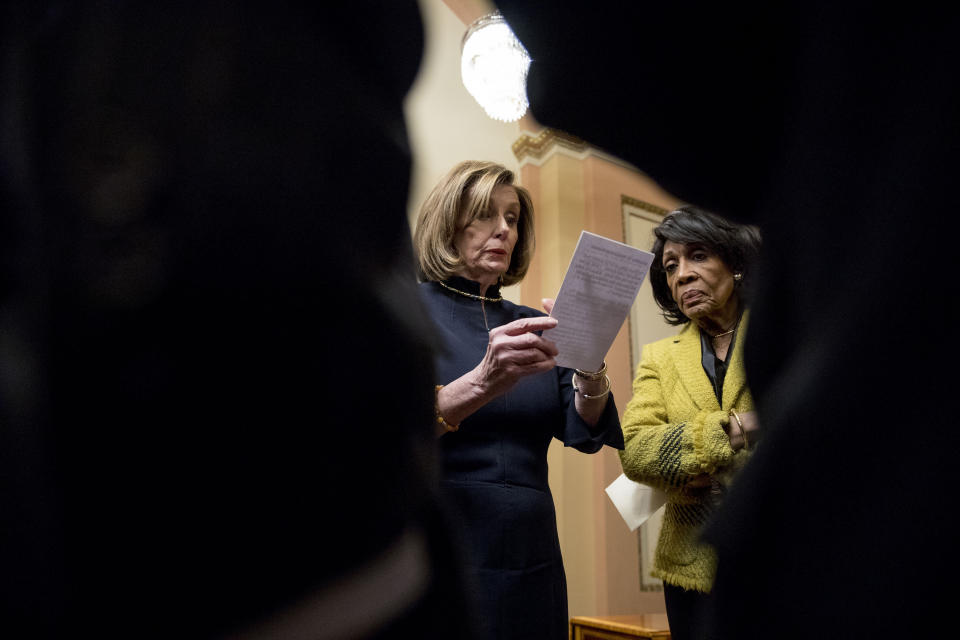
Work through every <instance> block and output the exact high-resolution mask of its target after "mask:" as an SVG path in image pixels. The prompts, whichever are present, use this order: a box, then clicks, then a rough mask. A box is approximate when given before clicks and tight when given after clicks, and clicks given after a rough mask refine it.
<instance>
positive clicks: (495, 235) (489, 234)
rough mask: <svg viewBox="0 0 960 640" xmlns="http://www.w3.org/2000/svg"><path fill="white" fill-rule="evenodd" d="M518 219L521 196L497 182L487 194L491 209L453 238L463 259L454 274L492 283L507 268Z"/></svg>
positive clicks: (511, 188) (515, 239)
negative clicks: (491, 191)
mask: <svg viewBox="0 0 960 640" xmlns="http://www.w3.org/2000/svg"><path fill="white" fill-rule="evenodd" d="M519 220H520V198H519V197H518V196H517V191H516V189H514V188H513V187H511V186H509V185H498V186H497V187H495V188H494V190H493V193H492V194H491V195H490V208H489V209H487V211H485V212H483V213H481V214H480V215H479V216H478V217H477V218H476V219H475V220H474V221H473V222H471V223H470V224H468V225H467V226H466V227H464V228H463V229H462V230H460V231H458V232H457V235H456V237H455V238H454V244H455V246H456V247H457V251H459V252H460V257H461V258H462V259H463V266H462V267H461V268H460V270H459V271H458V272H457V273H458V274H459V275H461V276H464V277H465V278H469V279H470V280H473V281H475V282H479V283H481V284H484V285H491V284H494V283H495V282H496V281H497V279H498V278H499V277H500V275H501V274H502V273H504V272H505V271H506V270H507V269H508V268H509V267H510V256H511V255H512V254H513V246H514V245H515V244H516V243H517V235H518V232H517V223H518V222H519Z"/></svg>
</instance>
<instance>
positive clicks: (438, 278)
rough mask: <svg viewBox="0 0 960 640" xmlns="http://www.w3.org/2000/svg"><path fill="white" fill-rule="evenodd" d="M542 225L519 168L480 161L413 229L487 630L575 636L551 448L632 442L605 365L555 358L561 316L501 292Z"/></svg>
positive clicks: (445, 448)
mask: <svg viewBox="0 0 960 640" xmlns="http://www.w3.org/2000/svg"><path fill="white" fill-rule="evenodd" d="M533 229H534V225H533V205H532V202H531V200H530V196H529V194H528V193H527V191H526V190H525V189H523V187H520V186H519V185H517V184H515V181H514V174H513V173H512V172H511V171H509V170H508V169H506V168H505V167H502V166H500V165H498V164H495V163H492V162H474V161H470V162H462V163H460V164H458V165H456V166H455V167H453V169H452V170H451V171H450V172H449V173H448V174H447V175H446V176H445V177H444V178H443V179H442V180H441V181H440V183H439V184H437V186H436V187H435V188H434V190H433V192H432V193H431V194H430V195H429V196H428V197H427V199H426V201H425V202H424V203H423V206H422V207H421V209H420V214H419V218H418V221H417V227H416V232H415V234H414V245H415V248H416V250H417V254H418V256H417V257H418V261H419V268H420V278H421V280H422V281H423V282H422V284H421V291H422V295H423V299H424V300H425V302H426V306H427V308H428V310H429V312H430V314H431V315H432V317H433V320H434V322H435V323H436V326H437V333H438V338H439V341H440V342H441V345H440V349H439V355H438V356H437V359H436V382H437V384H436V425H437V434H438V437H439V446H440V449H441V462H442V488H443V491H444V493H445V495H446V496H447V497H448V498H449V499H450V501H451V503H452V506H453V508H454V510H455V512H456V514H457V515H458V516H459V519H460V523H459V524H460V527H459V529H460V534H461V535H462V536H463V540H464V543H465V544H464V555H465V561H466V565H467V569H468V571H467V574H468V575H467V579H468V582H469V585H468V586H469V589H470V593H471V594H472V596H473V600H474V603H475V605H476V607H477V614H478V615H477V620H478V624H479V625H480V627H481V628H480V629H479V631H480V637H482V638H508V637H518V638H519V637H523V638H552V639H555V640H559V639H561V638H566V637H567V625H568V619H567V593H566V578H565V575H564V570H563V561H562V558H561V556H560V545H559V540H558V536H557V526H556V514H555V512H554V506H553V498H552V496H551V494H550V487H549V486H548V484H547V447H548V446H549V444H550V442H551V440H552V439H553V438H557V439H559V440H561V441H562V442H563V443H564V444H565V445H566V446H570V447H574V448H576V449H578V450H579V451H583V452H585V453H594V452H596V451H599V450H600V448H601V447H602V446H603V445H604V444H607V445H610V446H613V447H615V448H618V449H619V448H622V447H623V434H622V432H621V431H620V421H619V418H618V416H617V409H616V406H615V405H614V402H613V397H612V396H611V394H610V381H609V378H607V376H606V373H605V371H604V370H603V369H602V370H600V371H592V372H588V371H579V370H577V371H574V370H571V369H565V368H562V367H557V366H556V362H555V360H554V358H555V356H556V355H557V348H556V346H555V345H554V344H553V343H552V342H550V341H549V340H546V339H544V338H543V337H542V336H541V335H540V334H541V332H542V331H543V330H545V329H549V328H551V327H554V326H556V323H557V321H556V320H555V319H553V318H550V317H548V316H545V315H544V314H543V313H542V312H540V311H537V310H535V309H532V308H530V307H525V306H521V305H516V304H513V303H512V302H510V301H508V300H504V299H503V296H502V295H501V292H500V288H501V287H502V286H505V285H510V284H515V283H517V282H520V281H521V280H522V279H523V277H524V275H525V274H526V272H527V268H528V267H529V265H530V259H531V257H532V255H533V249H534V236H533ZM550 305H551V302H550V301H545V307H546V308H547V309H548V310H549V307H550ZM604 369H605V367H604Z"/></svg>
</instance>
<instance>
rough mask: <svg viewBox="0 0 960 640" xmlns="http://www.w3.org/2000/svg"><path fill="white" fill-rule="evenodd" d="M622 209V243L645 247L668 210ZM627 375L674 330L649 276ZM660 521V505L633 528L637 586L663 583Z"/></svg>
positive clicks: (638, 204) (633, 202) (634, 323)
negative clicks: (657, 565) (658, 568)
mask: <svg viewBox="0 0 960 640" xmlns="http://www.w3.org/2000/svg"><path fill="white" fill-rule="evenodd" d="M621 206H622V209H623V237H624V241H625V242H626V244H629V245H631V246H634V247H637V248H638V249H643V250H645V251H649V250H650V248H651V247H652V246H653V239H654V238H653V229H654V227H656V226H657V225H658V224H660V222H661V221H662V220H663V217H664V216H665V215H666V214H667V213H669V211H668V210H667V209H664V208H663V207H658V206H657V205H655V204H651V203H649V202H644V201H642V200H637V199H636V198H631V197H629V196H621ZM629 329H630V376H631V378H632V377H633V376H634V375H636V370H637V365H638V363H639V362H640V350H641V348H642V347H643V345H645V344H647V343H649V342H654V341H656V340H659V339H661V338H666V337H668V336H672V335H674V334H676V332H677V328H676V327H672V326H670V325H668V324H667V323H666V322H664V320H663V316H662V315H661V313H660V308H659V307H657V305H656V303H655V302H654V301H653V290H652V289H651V287H650V282H649V278H647V279H646V280H644V282H643V286H641V287H640V293H639V294H637V299H636V300H635V301H634V303H633V307H632V308H631V309H630V318H629ZM662 522H663V508H661V509H659V510H658V511H657V512H655V513H654V514H653V515H652V516H650V519H649V520H647V521H646V522H645V523H644V524H643V525H641V526H640V528H639V529H637V544H638V545H639V548H638V551H639V558H640V589H641V590H642V591H659V590H662V589H663V583H662V582H661V581H660V580H659V579H658V578H654V577H652V576H651V575H650V571H651V570H652V569H653V552H654V549H656V547H657V538H658V537H659V536H660V525H661V523H662Z"/></svg>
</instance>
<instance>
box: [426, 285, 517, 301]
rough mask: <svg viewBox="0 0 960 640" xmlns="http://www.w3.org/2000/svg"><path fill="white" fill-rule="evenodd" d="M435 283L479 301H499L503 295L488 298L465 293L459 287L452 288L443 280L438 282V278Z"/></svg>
mask: <svg viewBox="0 0 960 640" xmlns="http://www.w3.org/2000/svg"><path fill="white" fill-rule="evenodd" d="M437 284H439V285H440V286H441V287H443V288H444V289H449V290H450V291H453V292H454V293H459V294H460V295H462V296H467V297H468V298H473V299H474V300H481V301H483V302H500V301H501V300H503V296H497V297H496V298H488V297H487V296H478V295H477V294H475V293H467V292H466V291H460V289H454V288H453V287H451V286H450V285H448V284H444V283H443V282H440V281H439V280H437Z"/></svg>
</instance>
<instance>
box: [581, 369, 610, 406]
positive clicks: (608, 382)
mask: <svg viewBox="0 0 960 640" xmlns="http://www.w3.org/2000/svg"><path fill="white" fill-rule="evenodd" d="M576 371H577V375H580V371H579V370H576ZM603 381H604V383H606V385H607V388H606V389H604V390H603V392H601V393H598V394H597V395H594V396H591V395H587V394H586V393H584V392H583V391H580V387H578V386H577V383H576V382H574V383H573V390H574V391H575V392H577V393H579V394H580V397H581V398H583V399H584V400H594V399H596V398H602V397H604V396H605V395H607V394H608V393H610V378H609V377H607V376H606V375H604V376H603Z"/></svg>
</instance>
